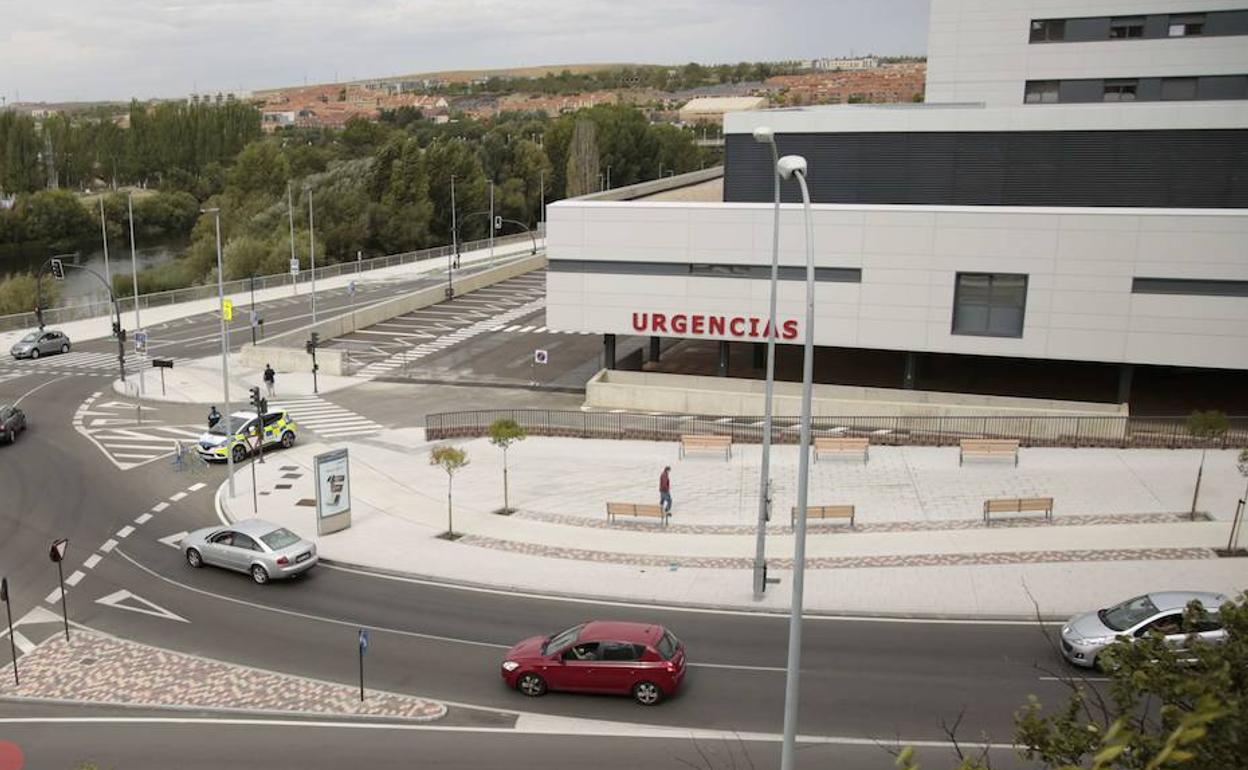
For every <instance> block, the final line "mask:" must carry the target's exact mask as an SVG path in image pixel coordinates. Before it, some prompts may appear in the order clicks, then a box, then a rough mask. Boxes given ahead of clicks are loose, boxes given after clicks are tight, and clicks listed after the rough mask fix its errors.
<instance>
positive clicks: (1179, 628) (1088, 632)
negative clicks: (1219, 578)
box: [1062, 591, 1230, 668]
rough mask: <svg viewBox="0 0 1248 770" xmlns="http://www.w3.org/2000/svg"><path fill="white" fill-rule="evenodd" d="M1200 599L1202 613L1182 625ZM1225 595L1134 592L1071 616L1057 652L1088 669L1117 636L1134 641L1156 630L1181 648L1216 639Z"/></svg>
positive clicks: (1221, 634) (1222, 636)
mask: <svg viewBox="0 0 1248 770" xmlns="http://www.w3.org/2000/svg"><path fill="white" fill-rule="evenodd" d="M1192 601H1199V602H1200V604H1201V606H1202V607H1204V609H1205V616H1204V617H1203V618H1201V619H1200V620H1199V621H1197V623H1196V624H1195V625H1194V626H1191V627H1185V626H1186V625H1187V624H1186V623H1185V621H1184V619H1183V613H1184V610H1186V609H1187V605H1188V603H1189V602H1192ZM1228 601H1230V597H1227V596H1224V595H1222V594H1217V593H1210V592H1208V591H1159V592H1157V593H1151V594H1145V595H1143V596H1137V597H1135V598H1134V599H1128V600H1126V601H1125V602H1122V603H1121V604H1116V605H1114V606H1113V607H1109V608H1107V609H1103V610H1097V611H1096V612H1086V613H1084V614H1082V615H1076V616H1075V617H1073V618H1071V619H1070V620H1069V621H1067V623H1066V625H1064V626H1062V656H1063V657H1065V658H1066V660H1068V661H1070V662H1071V663H1073V664H1074V665H1076V666H1083V667H1085V668H1092V667H1094V666H1096V665H1097V658H1098V657H1099V656H1100V654H1101V652H1103V651H1104V650H1105V648H1106V647H1108V646H1109V645H1111V644H1113V643H1114V642H1116V641H1118V640H1119V639H1126V640H1133V639H1139V638H1140V637H1142V636H1144V635H1145V634H1147V633H1149V632H1150V631H1157V632H1160V633H1161V634H1162V636H1164V637H1165V638H1166V641H1167V642H1168V643H1169V644H1171V645H1172V646H1174V647H1176V648H1178V649H1183V648H1184V647H1185V646H1186V645H1187V644H1188V643H1189V641H1188V640H1189V639H1192V638H1197V639H1203V640H1204V641H1206V642H1213V643H1219V642H1222V641H1225V639H1226V629H1224V628H1223V627H1222V624H1221V622H1219V620H1218V608H1219V607H1221V606H1222V604H1223V603H1225V602H1228Z"/></svg>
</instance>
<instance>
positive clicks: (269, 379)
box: [264, 364, 277, 396]
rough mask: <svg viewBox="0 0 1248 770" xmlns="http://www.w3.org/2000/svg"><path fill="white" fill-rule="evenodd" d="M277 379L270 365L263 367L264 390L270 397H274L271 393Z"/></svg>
mask: <svg viewBox="0 0 1248 770" xmlns="http://www.w3.org/2000/svg"><path fill="white" fill-rule="evenodd" d="M276 379H277V372H275V371H273V366H272V365H271V364H265V365H264V389H265V390H266V391H267V392H268V394H269V395H270V396H272V395H275V394H274V392H273V385H274V381H275V380H276Z"/></svg>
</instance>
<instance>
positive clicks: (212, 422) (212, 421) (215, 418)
mask: <svg viewBox="0 0 1248 770" xmlns="http://www.w3.org/2000/svg"><path fill="white" fill-rule="evenodd" d="M219 422H221V413H220V412H218V411H217V406H216V404H213V405H212V406H210V407H208V430H212V429H213V428H215V427H217V423H219Z"/></svg>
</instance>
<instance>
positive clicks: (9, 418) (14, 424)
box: [0, 404, 26, 444]
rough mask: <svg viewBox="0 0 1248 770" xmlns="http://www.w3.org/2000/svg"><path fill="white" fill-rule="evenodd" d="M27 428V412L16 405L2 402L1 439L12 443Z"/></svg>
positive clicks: (0, 418) (0, 415)
mask: <svg viewBox="0 0 1248 770" xmlns="http://www.w3.org/2000/svg"><path fill="white" fill-rule="evenodd" d="M24 430H26V413H25V412H23V411H22V410H21V409H18V408H17V407H16V406H10V405H8V404H0V441H3V442H5V443H6V444H12V443H13V442H14V441H17V434H19V433H21V432H22V431H24Z"/></svg>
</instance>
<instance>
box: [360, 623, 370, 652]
mask: <svg viewBox="0 0 1248 770" xmlns="http://www.w3.org/2000/svg"><path fill="white" fill-rule="evenodd" d="M366 652H368V629H367V628H361V629H360V654H361V655H363V654H364V653H366Z"/></svg>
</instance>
